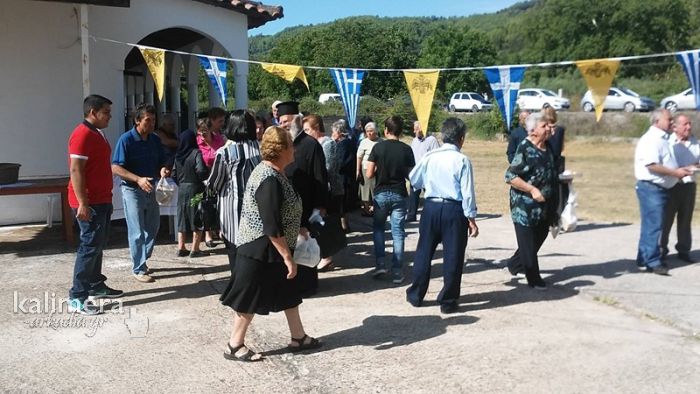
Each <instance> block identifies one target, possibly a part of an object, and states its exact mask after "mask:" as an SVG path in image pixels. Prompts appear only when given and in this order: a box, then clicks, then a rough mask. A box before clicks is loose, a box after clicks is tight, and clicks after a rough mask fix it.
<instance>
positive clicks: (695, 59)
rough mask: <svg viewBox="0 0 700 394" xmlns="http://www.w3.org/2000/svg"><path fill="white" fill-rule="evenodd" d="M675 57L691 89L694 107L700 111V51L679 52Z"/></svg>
mask: <svg viewBox="0 0 700 394" xmlns="http://www.w3.org/2000/svg"><path fill="white" fill-rule="evenodd" d="M676 58H678V61H679V62H680V63H681V66H683V71H685V76H686V77H688V82H690V88H691V89H693V96H695V109H697V110H698V111H700V51H698V50H695V51H688V52H681V53H678V54H676Z"/></svg>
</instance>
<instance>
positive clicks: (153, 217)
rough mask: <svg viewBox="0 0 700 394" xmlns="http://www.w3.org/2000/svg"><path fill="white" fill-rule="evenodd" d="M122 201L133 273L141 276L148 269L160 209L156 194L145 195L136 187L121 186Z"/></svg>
mask: <svg viewBox="0 0 700 394" xmlns="http://www.w3.org/2000/svg"><path fill="white" fill-rule="evenodd" d="M122 199H123V200H124V217H125V218H126V227H127V229H128V238H129V253H130V254H131V261H132V262H133V265H134V266H133V272H134V274H143V273H145V272H146V269H147V268H148V267H146V260H148V259H149V258H150V257H151V253H153V246H154V245H155V242H156V235H157V234H158V228H159V227H160V208H159V207H158V202H156V193H155V191H153V192H151V193H146V192H145V191H143V190H141V189H140V188H138V187H131V186H125V185H122Z"/></svg>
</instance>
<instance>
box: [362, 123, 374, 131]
mask: <svg viewBox="0 0 700 394" xmlns="http://www.w3.org/2000/svg"><path fill="white" fill-rule="evenodd" d="M367 129H374V130H375V131H376V130H377V124H376V123H374V122H367V124H366V125H365V131H367Z"/></svg>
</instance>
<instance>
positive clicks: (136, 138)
mask: <svg viewBox="0 0 700 394" xmlns="http://www.w3.org/2000/svg"><path fill="white" fill-rule="evenodd" d="M155 124H156V108H155V107H154V106H153V105H150V104H140V105H139V106H138V107H137V108H136V114H135V115H134V128H132V129H131V130H129V131H127V132H126V133H124V134H122V136H121V137H120V138H119V140H118V141H117V144H116V146H115V147H114V154H113V155H112V173H113V174H114V175H118V176H119V177H120V178H121V179H122V183H121V190H122V199H123V202H124V217H125V218H126V225H127V228H128V238H129V252H130V254H131V260H132V262H133V274H134V277H135V278H136V279H137V280H138V281H139V282H153V281H154V279H153V278H152V277H151V276H149V275H148V273H149V272H150V271H149V269H148V266H147V265H146V261H147V260H148V259H149V258H150V257H151V253H152V252H153V246H154V244H155V239H156V235H157V234H158V227H159V226H160V209H159V208H158V203H157V202H156V197H155V190H154V188H155V181H156V179H157V178H158V177H159V176H160V177H166V176H169V175H170V170H169V169H168V167H167V164H168V163H166V154H165V150H164V148H163V145H162V144H161V141H160V138H158V136H157V135H155V134H153V129H154V127H155Z"/></svg>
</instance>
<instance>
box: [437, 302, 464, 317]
mask: <svg viewBox="0 0 700 394" xmlns="http://www.w3.org/2000/svg"><path fill="white" fill-rule="evenodd" d="M458 311H459V306H458V305H457V304H442V305H440V313H444V314H446V315H448V314H450V313H457V312H458Z"/></svg>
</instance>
